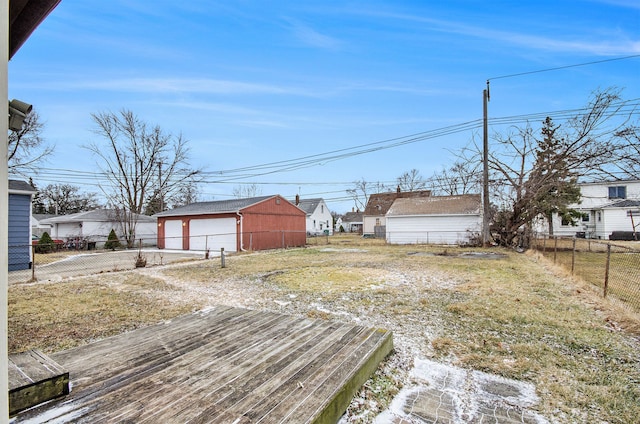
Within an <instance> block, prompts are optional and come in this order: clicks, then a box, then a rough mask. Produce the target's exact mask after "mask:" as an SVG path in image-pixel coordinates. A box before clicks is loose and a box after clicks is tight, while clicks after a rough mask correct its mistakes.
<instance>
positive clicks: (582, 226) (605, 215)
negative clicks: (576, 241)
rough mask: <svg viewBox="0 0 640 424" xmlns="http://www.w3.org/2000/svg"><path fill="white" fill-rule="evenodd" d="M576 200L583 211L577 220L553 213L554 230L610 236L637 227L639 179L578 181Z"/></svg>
mask: <svg viewBox="0 0 640 424" xmlns="http://www.w3.org/2000/svg"><path fill="white" fill-rule="evenodd" d="M579 186H580V195H581V201H580V203H579V204H575V205H570V207H571V208H573V209H575V210H577V211H579V212H581V213H582V214H583V217H582V219H581V220H580V221H579V222H577V223H576V224H574V225H572V224H571V222H568V221H565V220H562V219H560V217H559V216H557V215H556V216H554V217H553V234H554V235H557V236H575V235H578V236H580V237H587V238H594V239H609V237H611V234H612V233H613V232H620V231H623V232H627V233H632V232H634V231H636V232H637V231H640V180H627V181H611V182H594V183H581V184H579Z"/></svg>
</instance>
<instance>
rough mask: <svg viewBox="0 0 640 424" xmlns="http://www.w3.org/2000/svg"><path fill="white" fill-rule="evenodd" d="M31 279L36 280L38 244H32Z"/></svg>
mask: <svg viewBox="0 0 640 424" xmlns="http://www.w3.org/2000/svg"><path fill="white" fill-rule="evenodd" d="M31 257H32V258H33V260H32V261H31V281H36V246H34V245H33V243H32V244H31Z"/></svg>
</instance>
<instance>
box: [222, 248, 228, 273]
mask: <svg viewBox="0 0 640 424" xmlns="http://www.w3.org/2000/svg"><path fill="white" fill-rule="evenodd" d="M220 267H221V268H226V267H227V265H226V264H225V263H224V247H221V248H220Z"/></svg>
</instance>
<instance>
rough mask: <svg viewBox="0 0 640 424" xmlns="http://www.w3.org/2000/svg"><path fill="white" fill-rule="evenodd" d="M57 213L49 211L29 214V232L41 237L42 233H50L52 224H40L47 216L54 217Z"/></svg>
mask: <svg viewBox="0 0 640 424" xmlns="http://www.w3.org/2000/svg"><path fill="white" fill-rule="evenodd" d="M57 216H58V215H55V214H49V213H34V214H32V215H31V234H32V235H34V236H37V237H38V238H40V237H42V234H44V233H47V234H49V235H51V229H52V228H53V224H42V221H43V220H45V219H49V218H55V217H57Z"/></svg>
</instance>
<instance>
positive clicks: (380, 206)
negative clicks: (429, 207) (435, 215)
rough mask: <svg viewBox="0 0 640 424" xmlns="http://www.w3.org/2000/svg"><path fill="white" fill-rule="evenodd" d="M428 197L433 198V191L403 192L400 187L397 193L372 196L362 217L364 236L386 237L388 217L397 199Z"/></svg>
mask: <svg viewBox="0 0 640 424" xmlns="http://www.w3.org/2000/svg"><path fill="white" fill-rule="evenodd" d="M428 196H431V190H419V191H401V190H400V187H399V186H398V188H397V189H396V191H390V192H385V193H375V194H371V195H370V196H369V199H367V206H366V207H365V209H364V214H363V216H362V231H363V234H365V235H375V236H376V237H380V238H382V237H384V236H385V225H386V215H387V212H388V211H389V208H390V207H391V205H392V204H393V202H394V201H395V200H396V199H400V198H413V197H428Z"/></svg>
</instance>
